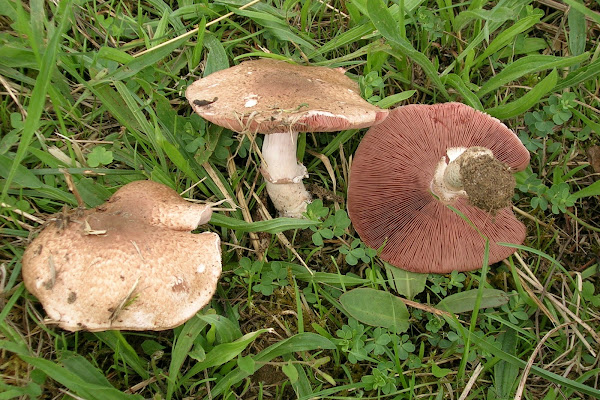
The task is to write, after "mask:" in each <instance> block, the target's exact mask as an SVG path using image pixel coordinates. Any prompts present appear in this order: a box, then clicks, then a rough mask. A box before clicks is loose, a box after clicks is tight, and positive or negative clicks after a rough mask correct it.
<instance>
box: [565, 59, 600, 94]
mask: <svg viewBox="0 0 600 400" xmlns="http://www.w3.org/2000/svg"><path fill="white" fill-rule="evenodd" d="M598 76H600V59H597V60H595V61H594V62H592V63H590V64H588V65H586V66H584V67H580V68H578V69H576V70H575V71H573V72H571V73H569V74H568V75H567V76H566V77H565V78H564V79H561V80H560V81H559V82H558V84H557V85H556V87H555V88H554V90H555V91H557V92H559V91H561V90H563V89H566V88H570V87H573V86H575V85H578V84H580V83H582V82H589V81H591V80H593V79H596V78H597V77H598Z"/></svg>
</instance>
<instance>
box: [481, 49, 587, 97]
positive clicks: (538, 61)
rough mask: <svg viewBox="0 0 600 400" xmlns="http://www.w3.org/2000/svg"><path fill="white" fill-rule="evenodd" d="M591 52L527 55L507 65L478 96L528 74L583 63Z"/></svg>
mask: <svg viewBox="0 0 600 400" xmlns="http://www.w3.org/2000/svg"><path fill="white" fill-rule="evenodd" d="M589 57H590V56H589V54H588V53H585V54H581V55H579V56H576V57H555V56H544V55H541V56H537V55H536V56H526V57H523V58H519V59H518V60H517V61H515V62H513V63H511V64H509V65H507V66H506V67H505V68H504V69H503V70H502V71H500V72H499V73H498V74H497V75H495V76H494V77H492V78H490V79H489V80H488V81H487V82H486V83H484V84H483V85H482V86H481V88H480V89H479V91H478V92H477V96H478V97H479V98H481V97H483V96H485V95H486V94H488V93H490V92H493V91H494V90H496V89H498V88H499V87H501V86H502V85H505V84H507V83H509V82H513V81H517V80H519V79H520V78H522V77H523V76H525V75H527V74H534V73H536V72H540V71H546V70H549V69H552V68H567V67H569V66H571V65H575V64H579V63H582V62H584V61H586V60H588V59H589Z"/></svg>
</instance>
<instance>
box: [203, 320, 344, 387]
mask: <svg viewBox="0 0 600 400" xmlns="http://www.w3.org/2000/svg"><path fill="white" fill-rule="evenodd" d="M334 348H335V345H334V344H333V343H332V342H331V341H330V340H329V339H326V338H324V337H323V336H321V335H317V334H315V333H310V332H305V333H300V334H297V335H294V336H292V337H290V338H287V339H284V340H282V341H280V342H277V343H275V344H273V345H271V346H269V347H267V348H266V349H265V350H263V351H261V352H260V353H258V354H257V355H256V356H254V357H253V358H254V361H255V364H256V367H255V371H257V370H258V369H259V368H260V367H262V366H263V365H264V363H267V362H269V361H271V360H272V359H274V358H276V357H280V356H283V355H285V354H289V353H294V352H301V351H311V350H324V349H334ZM248 375H249V374H247V373H246V372H244V371H242V370H240V369H239V368H235V369H234V370H233V371H231V372H230V373H229V374H227V375H226V376H225V377H224V378H223V379H221V380H220V381H219V382H218V383H217V384H216V385H215V386H214V387H213V388H212V389H211V394H212V396H213V397H216V396H218V395H220V394H221V393H222V392H223V391H224V390H226V389H228V388H230V387H231V386H232V385H234V384H236V383H237V382H240V381H241V380H242V379H244V378H246V377H247V376H248Z"/></svg>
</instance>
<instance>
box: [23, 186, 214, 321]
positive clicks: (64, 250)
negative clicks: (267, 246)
mask: <svg viewBox="0 0 600 400" xmlns="http://www.w3.org/2000/svg"><path fill="white" fill-rule="evenodd" d="M210 216H211V210H210V207H209V206H205V205H197V204H192V203H188V202H187V201H185V200H183V199H182V198H181V197H180V196H179V195H178V194H177V193H176V192H175V191H174V190H172V189H170V188H168V187H167V186H164V185H162V184H159V183H156V182H152V181H136V182H132V183H130V184H127V185H125V186H123V187H122V188H121V189H119V190H118V191H117V192H115V194H114V195H113V196H112V197H111V198H110V199H109V200H108V201H107V202H106V203H104V204H103V205H101V206H99V207H96V208H94V209H90V210H73V211H70V212H69V213H68V214H66V215H62V216H59V217H57V218H56V219H54V220H50V221H49V222H48V223H47V225H46V227H45V228H44V229H43V231H42V232H41V233H40V234H39V235H38V237H37V238H36V239H35V240H34V241H33V242H32V243H31V244H30V245H29V247H28V248H27V250H26V251H25V254H24V256H23V281H24V283H25V285H26V287H27V289H28V290H29V291H30V292H31V293H32V294H33V295H35V296H36V297H37V298H38V299H39V300H40V302H41V303H42V304H43V306H44V309H45V310H46V312H47V314H48V317H49V318H50V320H51V322H54V323H57V324H58V325H59V326H60V327H61V328H64V329H67V330H70V331H76V330H82V329H83V330H89V331H102V330H108V329H122V330H163V329H169V328H173V327H176V326H178V325H180V324H182V323H183V322H185V321H186V320H188V319H189V318H191V317H192V316H193V315H194V314H195V313H196V312H197V311H198V310H200V309H201V308H202V307H203V306H204V305H206V304H207V303H208V302H209V300H210V298H211V297H212V295H213V293H214V291H215V289H216V285H217V280H218V278H219V275H220V273H221V249H220V239H219V236H218V235H217V234H215V233H210V232H208V233H200V234H192V233H190V232H189V231H190V230H193V229H196V228H197V227H198V226H199V225H201V224H204V223H206V222H208V220H209V219H210Z"/></svg>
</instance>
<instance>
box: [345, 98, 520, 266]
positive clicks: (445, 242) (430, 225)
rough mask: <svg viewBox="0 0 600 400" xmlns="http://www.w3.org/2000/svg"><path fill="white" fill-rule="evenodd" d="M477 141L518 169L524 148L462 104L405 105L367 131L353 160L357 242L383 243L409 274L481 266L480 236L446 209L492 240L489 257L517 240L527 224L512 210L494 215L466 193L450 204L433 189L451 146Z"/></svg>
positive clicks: (504, 252) (504, 253)
mask: <svg viewBox="0 0 600 400" xmlns="http://www.w3.org/2000/svg"><path fill="white" fill-rule="evenodd" d="M471 146H481V147H485V148H488V149H490V150H491V151H492V152H493V154H494V157H495V158H496V159H497V160H499V161H500V162H502V163H504V164H506V165H508V167H509V168H510V170H512V171H520V170H523V169H524V168H525V167H526V166H527V164H528V163H529V152H528V151H527V149H526V148H525V147H524V146H523V144H522V143H521V142H520V140H519V138H518V137H517V136H516V135H515V134H514V133H513V132H512V131H511V130H510V129H509V128H507V127H506V126H505V125H504V124H502V123H501V122H500V121H498V120H497V119H495V118H492V117H490V116H489V115H487V114H484V113H482V112H479V111H476V110H474V109H473V108H471V107H468V106H466V105H464V104H460V103H445V104H436V105H409V106H404V107H399V108H396V109H395V110H393V111H392V112H390V115H389V116H388V118H387V119H386V120H385V121H384V122H383V123H381V124H379V125H377V126H374V127H372V128H371V129H369V131H368V132H367V134H366V135H365V137H364V138H363V140H362V141H361V143H360V145H359V148H358V150H357V151H356V154H355V156H354V159H353V163H352V167H351V172H350V185H349V190H348V211H349V215H350V218H351V220H352V224H353V226H354V228H355V229H356V231H357V232H358V234H359V235H360V237H361V239H362V240H363V241H364V242H365V243H366V244H367V245H368V246H370V247H372V248H376V249H377V248H380V247H381V246H382V245H384V244H385V246H384V248H383V251H382V253H381V258H382V259H384V260H385V261H387V262H389V263H390V264H392V265H395V266H397V267H400V268H402V269H406V270H410V271H415V272H423V273H427V272H433V273H447V272H451V271H453V270H459V271H466V270H473V269H477V268H481V266H482V263H483V255H484V246H485V240H484V239H483V238H482V237H481V235H480V234H479V233H478V232H477V230H476V229H474V228H473V227H471V226H470V224H469V223H468V222H467V221H465V220H464V219H463V218H461V216H460V215H459V214H458V213H456V212H454V211H453V210H452V209H450V208H449V207H448V206H451V207H453V208H455V209H456V210H458V211H459V213H462V214H463V215H464V216H465V217H466V219H468V220H469V221H470V222H472V223H473V224H474V225H475V226H476V227H477V229H478V230H479V231H480V232H481V233H482V234H483V235H485V236H487V237H488V238H489V240H490V253H489V262H490V263H494V262H497V261H500V260H502V259H504V258H506V257H508V256H509V255H510V254H512V253H513V252H514V248H511V247H505V246H500V245H498V244H497V243H498V242H506V243H515V244H520V243H522V242H523V240H524V238H525V226H524V225H523V224H522V223H521V222H520V221H518V220H517V219H516V218H515V216H514V215H513V213H512V210H511V208H510V207H506V208H503V209H501V210H499V211H498V212H497V213H496V214H495V215H492V214H490V213H488V212H486V211H484V210H481V209H479V208H477V207H474V206H471V205H470V204H469V202H468V200H467V199H466V198H464V197H457V198H455V199H454V200H453V201H451V202H450V204H446V203H443V202H441V201H440V200H439V199H438V198H436V197H435V196H434V195H433V193H432V190H431V184H432V179H433V175H434V173H435V170H436V166H437V165H438V163H439V162H440V160H441V159H443V158H444V157H447V151H448V149H450V148H460V147H467V148H468V147H471Z"/></svg>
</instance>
